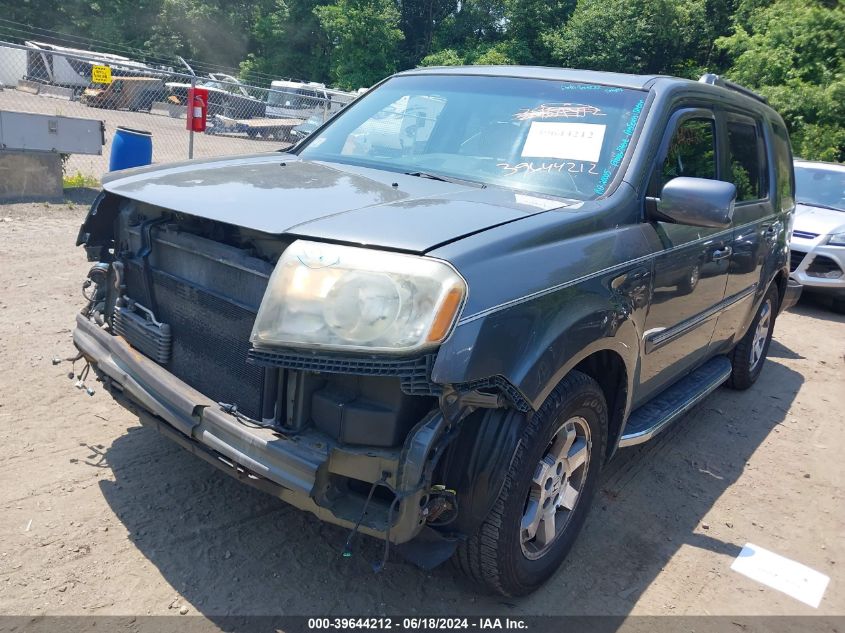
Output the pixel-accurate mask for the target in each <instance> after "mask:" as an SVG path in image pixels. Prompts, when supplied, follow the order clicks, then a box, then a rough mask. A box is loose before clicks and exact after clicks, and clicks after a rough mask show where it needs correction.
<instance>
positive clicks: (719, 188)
mask: <svg viewBox="0 0 845 633" xmlns="http://www.w3.org/2000/svg"><path fill="white" fill-rule="evenodd" d="M735 201H736V187H735V186H734V185H733V184H731V183H729V182H723V181H721V180H709V179H707V178H688V177H686V176H679V177H678V178H673V179H672V180H670V181H669V182H667V183H666V184H665V185H663V190H662V191H661V192H660V198H659V199H658V200H657V201H656V202H657V214H658V215H659V216H661V217H662V218H665V219H667V220H669V221H670V222H676V223H678V224H689V225H690V226H703V227H707V228H714V229H724V228H727V227H728V226H730V224H731V220H732V219H733V215H734V202H735Z"/></svg>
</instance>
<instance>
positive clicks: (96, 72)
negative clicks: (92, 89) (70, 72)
mask: <svg viewBox="0 0 845 633" xmlns="http://www.w3.org/2000/svg"><path fill="white" fill-rule="evenodd" d="M91 82H92V83H95V84H110V83H111V68H109V67H108V66H91Z"/></svg>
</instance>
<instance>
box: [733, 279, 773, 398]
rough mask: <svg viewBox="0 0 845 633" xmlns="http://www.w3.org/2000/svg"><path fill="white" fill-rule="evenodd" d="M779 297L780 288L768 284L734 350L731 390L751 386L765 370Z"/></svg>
mask: <svg viewBox="0 0 845 633" xmlns="http://www.w3.org/2000/svg"><path fill="white" fill-rule="evenodd" d="M779 302H780V296H779V295H778V290H777V287H776V286H775V285H774V284H773V285H772V286H771V287H769V290H768V292H766V296H765V297H764V298H763V302H762V303H761V304H760V307H759V308H758V309H757V314H756V315H754V320H753V321H752V322H751V326H750V327H749V328H748V331H747V332H746V333H745V336H743V337H742V339H741V340H740V342H739V343H738V344H737V346H736V347H734V349H733V352H732V353H731V365H733V369H732V370H731V375H730V377H729V378H728V381H727V385H728V386H729V387H731V388H732V389H740V390H742V389H748V388H749V387H750V386H751V385H753V384H754V383H755V381H756V380H757V378H758V377H759V376H760V372H761V371H762V370H763V363H765V361H766V355H767V354H768V352H769V344H770V343H771V342H772V333H773V332H774V329H775V317H776V316H777V311H778V304H779Z"/></svg>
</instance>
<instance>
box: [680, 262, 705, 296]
mask: <svg viewBox="0 0 845 633" xmlns="http://www.w3.org/2000/svg"><path fill="white" fill-rule="evenodd" d="M699 279H701V264H696V265H695V266H693V267H692V268H691V269H690V271H689V272H688V273H687V275H686V276H685V277H684V278H683V279H682V280H681V282H680V283H679V284H678V292H680V293H681V294H684V295H688V294H689V293H691V292H692V291H693V290H695V287H696V286H697V285H698V280H699Z"/></svg>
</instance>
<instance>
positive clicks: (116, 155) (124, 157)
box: [109, 126, 153, 171]
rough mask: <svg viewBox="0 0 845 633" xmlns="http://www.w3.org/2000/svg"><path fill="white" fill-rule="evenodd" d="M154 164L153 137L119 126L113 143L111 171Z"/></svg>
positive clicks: (110, 158)
mask: <svg viewBox="0 0 845 633" xmlns="http://www.w3.org/2000/svg"><path fill="white" fill-rule="evenodd" d="M151 162H153V135H152V134H150V133H149V132H144V131H143V130H133V129H132V128H128V127H122V126H118V128H117V131H116V132H115V133H114V138H113V139H112V142H111V156H109V171H115V170H116V169H128V168H129V167H140V166H141V165H149V164H150V163H151Z"/></svg>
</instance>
